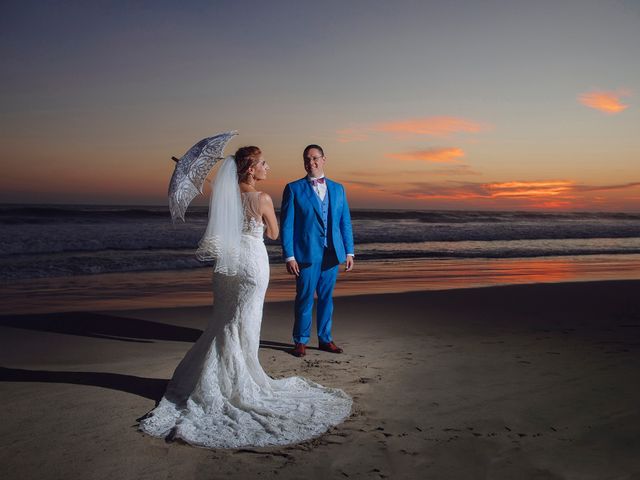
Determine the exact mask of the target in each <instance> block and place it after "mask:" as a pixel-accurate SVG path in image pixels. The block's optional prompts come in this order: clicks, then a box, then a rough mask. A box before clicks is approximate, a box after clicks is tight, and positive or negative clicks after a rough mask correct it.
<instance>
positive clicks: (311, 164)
mask: <svg viewBox="0 0 640 480" xmlns="http://www.w3.org/2000/svg"><path fill="white" fill-rule="evenodd" d="M302 158H303V160H304V169H305V170H306V171H307V176H306V177H304V178H301V179H300V180H296V181H295V182H291V183H289V184H288V185H287V186H286V187H285V189H284V192H283V194H282V206H281V208H280V228H281V236H282V253H283V256H284V259H285V261H286V262H287V271H288V272H289V273H290V274H291V275H295V276H296V302H295V323H294V325H293V341H294V343H295V346H294V348H293V350H292V353H293V354H294V355H295V356H296V357H303V356H304V355H305V353H306V352H305V347H306V344H307V342H308V341H309V337H310V335H311V311H312V309H313V295H314V293H317V294H318V305H317V308H316V323H317V328H318V343H319V347H320V350H324V351H327V352H332V353H342V349H341V348H340V347H338V346H337V345H336V344H335V343H333V339H332V337H331V315H332V313H333V296H332V295H333V287H334V285H335V283H336V278H337V277H338V265H339V264H340V263H342V262H345V263H346V268H345V271H347V272H348V271H350V270H351V269H352V268H353V255H354V254H353V234H352V232H351V216H350V214H349V205H348V204H347V196H346V195H345V192H344V187H343V186H342V185H340V184H339V183H337V182H334V181H333V180H329V179H328V178H325V176H324V165H325V163H326V161H327V159H326V157H325V156H324V151H323V150H322V147H320V146H319V145H309V146H307V148H305V149H304V152H303V154H302Z"/></svg>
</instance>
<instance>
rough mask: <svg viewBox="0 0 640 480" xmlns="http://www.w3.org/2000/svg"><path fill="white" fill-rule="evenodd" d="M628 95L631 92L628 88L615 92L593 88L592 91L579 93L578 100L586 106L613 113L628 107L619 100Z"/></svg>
mask: <svg viewBox="0 0 640 480" xmlns="http://www.w3.org/2000/svg"><path fill="white" fill-rule="evenodd" d="M629 95H631V93H630V92H629V91H628V90H619V91H617V92H606V91H603V90H594V91H592V92H587V93H583V94H581V95H580V96H579V97H578V100H579V101H580V103H582V104H583V105H586V106H587V107H590V108H595V109H596V110H600V111H601V112H604V113H608V114H610V115H613V114H616V113H620V112H622V111H623V110H625V109H626V108H628V105H625V104H623V103H622V102H621V101H620V98H621V97H626V96H629Z"/></svg>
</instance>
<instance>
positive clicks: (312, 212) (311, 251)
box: [280, 177, 354, 263]
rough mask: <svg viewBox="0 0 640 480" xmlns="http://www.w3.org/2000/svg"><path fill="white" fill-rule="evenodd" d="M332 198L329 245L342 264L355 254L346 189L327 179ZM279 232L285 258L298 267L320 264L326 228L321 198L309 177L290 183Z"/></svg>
mask: <svg viewBox="0 0 640 480" xmlns="http://www.w3.org/2000/svg"><path fill="white" fill-rule="evenodd" d="M325 184H326V185H327V195H329V228H328V235H329V236H328V238H327V244H328V246H329V247H331V246H333V249H334V250H335V252H336V257H337V258H338V261H339V262H340V263H342V262H344V261H345V260H346V255H347V253H354V252H353V233H352V230H351V215H350V213H349V205H348V203H347V196H346V194H345V192H344V187H343V186H342V185H340V184H339V183H337V182H334V181H333V180H329V179H328V178H325ZM280 230H281V237H282V254H283V256H284V258H285V259H286V258H289V257H295V258H296V261H297V262H298V263H315V262H321V261H322V256H323V253H324V238H323V232H324V225H323V221H322V211H321V207H320V202H319V201H318V196H317V195H316V193H315V191H314V190H313V187H312V186H311V184H310V183H309V181H308V180H307V177H304V178H301V179H300V180H296V181H295V182H291V183H289V184H288V185H287V186H286V187H285V188H284V192H283V194H282V205H281V207H280Z"/></svg>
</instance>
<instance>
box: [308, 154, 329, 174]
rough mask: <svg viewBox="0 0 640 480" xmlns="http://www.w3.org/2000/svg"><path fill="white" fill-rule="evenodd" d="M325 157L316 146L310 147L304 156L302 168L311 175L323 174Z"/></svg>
mask: <svg viewBox="0 0 640 480" xmlns="http://www.w3.org/2000/svg"><path fill="white" fill-rule="evenodd" d="M325 162H326V158H325V157H324V155H322V153H321V152H320V150H318V149H317V148H310V149H309V150H308V151H307V153H306V154H305V156H304V169H305V170H306V171H307V173H308V174H309V176H311V177H320V176H322V175H324V164H325Z"/></svg>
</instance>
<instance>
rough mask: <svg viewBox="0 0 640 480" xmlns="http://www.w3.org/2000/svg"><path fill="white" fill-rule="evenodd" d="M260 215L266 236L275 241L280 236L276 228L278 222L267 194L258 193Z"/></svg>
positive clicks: (271, 201)
mask: <svg viewBox="0 0 640 480" xmlns="http://www.w3.org/2000/svg"><path fill="white" fill-rule="evenodd" d="M260 214H261V215H262V221H263V222H264V224H265V225H266V226H267V231H266V235H267V237H269V238H270V239H271V240H275V239H276V238H278V235H280V229H279V228H278V220H276V212H275V210H274V208H273V200H271V196H270V195H269V194H268V193H265V192H262V193H260Z"/></svg>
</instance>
